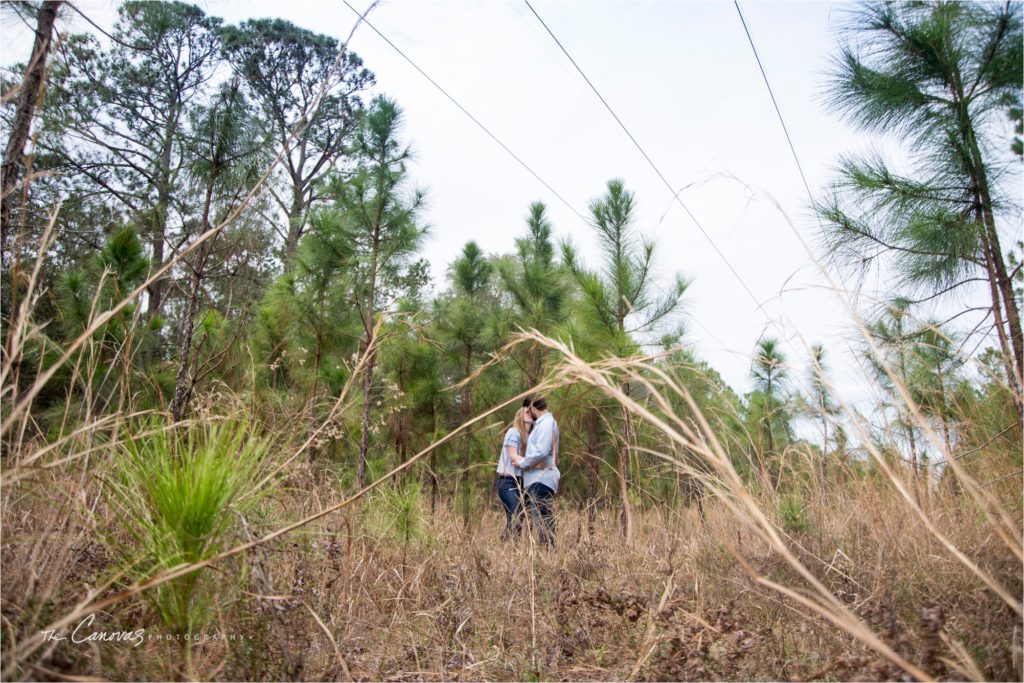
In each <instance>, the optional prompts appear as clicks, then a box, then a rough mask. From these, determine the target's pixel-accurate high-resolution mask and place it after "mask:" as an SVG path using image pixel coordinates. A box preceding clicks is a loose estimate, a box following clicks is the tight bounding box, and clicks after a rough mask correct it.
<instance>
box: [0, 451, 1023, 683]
mask: <svg viewBox="0 0 1024 683" xmlns="http://www.w3.org/2000/svg"><path fill="white" fill-rule="evenodd" d="M108 455H109V453H108ZM268 457H269V459H270V461H271V463H270V466H273V464H274V463H276V464H282V463H284V462H285V459H286V457H287V454H286V453H281V452H273V451H272V452H271V453H270V454H269V456H268ZM118 462H119V461H118V460H117V459H116V458H115V457H114V456H113V455H109V459H107V460H100V459H97V460H96V461H94V462H93V464H92V466H91V469H90V470H88V471H86V470H84V469H82V468H81V467H80V466H69V467H67V468H61V469H53V470H38V472H37V474H34V475H33V476H31V477H26V478H23V479H22V480H20V481H18V482H16V483H13V484H9V485H5V487H4V491H3V519H4V539H3V554H2V558H3V640H4V643H5V651H7V652H6V654H5V667H6V666H8V665H9V664H10V662H11V660H10V659H9V657H10V647H9V646H10V645H11V644H16V643H19V642H23V641H24V640H26V639H27V638H29V637H30V636H32V635H34V634H35V633H36V632H38V630H39V629H43V628H46V625H47V624H49V623H51V622H52V621H53V620H54V619H56V618H57V617H59V616H61V615H63V614H65V613H68V612H70V611H71V610H73V609H74V608H75V606H76V604H77V603H79V601H81V600H83V599H84V598H86V597H89V596H95V597H99V598H103V597H105V596H109V595H114V594H116V593H117V592H118V591H121V590H125V589H126V588H127V587H129V585H130V578H133V577H129V576H118V575H117V573H116V572H117V569H118V567H119V566H120V563H119V562H118V559H117V556H116V555H115V554H114V553H112V551H111V546H108V544H106V543H104V542H102V541H101V539H102V538H103V537H104V535H103V534H102V533H101V531H104V530H105V531H109V530H110V529H112V528H116V527H117V526H118V525H119V524H121V525H123V524H127V523H129V522H130V521H131V520H125V519H123V515H124V514H125V513H124V508H123V506H121V505H118V503H117V501H118V497H117V496H113V495H111V494H112V491H111V490H110V484H109V483H107V481H106V479H107V478H108V477H109V476H111V474H112V473H113V472H115V471H117V470H116V468H117V467H118ZM240 464H241V463H240ZM283 473H284V475H285V476H284V477H283V478H282V479H280V481H279V483H278V486H277V487H276V489H275V490H274V491H272V492H270V493H268V494H267V495H266V496H263V497H261V498H260V499H259V500H257V501H256V502H255V503H254V505H253V509H252V510H251V511H250V512H249V513H247V514H246V515H245V516H240V515H237V514H235V512H234V511H231V512H225V513H224V514H225V516H224V517H222V518H219V523H218V528H217V532H218V539H219V547H230V546H231V545H236V544H241V543H245V542H248V541H251V540H252V539H258V538H260V537H261V536H263V535H264V534H267V533H269V532H272V531H274V530H276V529H280V528H281V527H283V526H285V525H286V524H289V523H291V522H295V521H297V520H300V519H302V518H304V517H306V516H308V515H311V514H314V513H316V512H317V511H319V510H322V509H324V508H326V507H327V506H328V505H330V504H332V503H335V502H337V501H339V500H341V499H343V498H344V493H343V492H342V491H341V490H339V489H338V487H337V483H336V482H337V477H336V476H333V475H332V474H331V467H330V466H329V465H326V464H324V463H323V462H319V461H317V460H314V459H311V458H309V457H302V458H299V459H297V460H294V461H292V462H290V463H288V465H287V467H286V468H285V470H284V472H283ZM241 474H244V475H246V476H245V477H243V479H245V480H246V481H251V477H250V475H252V474H253V472H251V471H248V470H246V471H245V472H243V473H241ZM783 488H784V486H783ZM914 495H915V496H916V497H917V500H918V501H919V503H920V505H921V507H922V509H923V510H925V511H926V512H927V514H928V516H929V518H930V519H931V520H933V522H934V524H935V525H936V526H937V529H938V530H939V531H940V532H941V533H942V535H943V536H944V537H945V538H947V539H948V540H949V541H950V542H952V543H953V544H954V545H955V547H956V548H958V549H960V550H961V551H962V552H963V553H965V554H966V555H967V556H968V557H970V558H971V559H972V560H973V561H974V562H975V563H976V564H977V566H978V567H979V568H980V569H981V570H983V571H984V572H986V573H987V574H988V575H990V576H991V577H993V578H994V579H995V580H997V581H998V582H1000V583H1001V584H1002V585H1003V586H1004V587H1006V589H1007V590H1008V591H1010V592H1011V593H1014V594H1016V595H1019V594H1020V593H1021V591H1022V589H1024V586H1022V578H1021V565H1020V562H1019V560H1018V559H1017V558H1016V557H1015V556H1014V555H1013V554H1012V553H1011V552H1010V551H1009V550H1008V548H1007V546H1006V545H1005V544H1004V543H1001V542H1000V541H999V539H997V538H995V537H994V535H993V534H992V532H991V530H990V527H989V525H987V524H985V523H984V519H983V518H982V517H981V516H980V515H979V514H978V513H977V512H976V511H975V510H974V508H973V506H972V505H971V504H970V503H969V501H968V500H967V499H966V498H965V497H964V496H963V495H962V494H958V493H957V492H955V491H949V490H946V489H944V488H939V487H937V486H936V485H935V484H933V483H928V482H925V481H918V482H916V488H915V491H914ZM758 503H759V505H760V506H761V508H762V509H764V510H768V511H773V512H772V513H771V516H772V523H773V525H775V526H776V528H777V529H779V530H780V533H781V534H783V538H784V540H785V543H786V545H787V547H788V548H789V549H790V550H791V552H792V553H793V554H794V555H795V556H796V557H797V558H798V559H799V561H800V562H801V563H802V564H803V565H804V566H805V567H807V568H808V569H809V570H810V572H811V573H812V574H813V575H814V577H815V578H817V579H818V580H819V581H820V582H822V584H824V585H825V586H826V587H827V589H828V590H829V591H830V592H831V593H832V594H833V595H834V596H836V597H837V598H838V599H839V600H840V601H841V602H842V604H843V605H844V606H846V607H847V608H848V609H849V610H850V611H851V612H852V613H853V614H854V615H855V616H856V617H857V618H858V619H859V620H861V622H863V623H864V624H865V625H866V626H867V627H868V628H870V629H871V631H872V632H873V633H875V634H876V635H877V636H878V637H879V638H881V639H882V641H883V642H884V643H885V644H886V645H888V646H889V647H890V648H892V650H893V651H895V652H896V653H897V654H898V655H899V656H901V657H903V658H905V659H906V660H907V661H909V662H912V663H913V664H914V665H916V666H917V667H919V668H920V669H921V670H922V671H923V672H925V673H926V674H927V675H929V676H932V677H936V678H943V679H964V678H978V677H983V678H986V679H990V680H1020V678H1021V675H1022V671H1021V650H1020V642H1021V622H1020V618H1019V617H1018V615H1017V614H1015V613H1014V611H1013V610H1012V609H1011V608H1010V607H1009V606H1008V605H1007V604H1006V603H1005V602H1004V601H1003V600H1001V599H1000V598H999V597H997V596H996V595H995V594H993V592H992V591H991V590H989V589H988V588H987V587H986V586H985V585H983V584H982V582H981V581H979V579H978V577H977V575H976V574H975V573H973V572H972V571H970V570H969V569H968V568H967V567H965V566H964V564H963V563H961V562H959V561H957V559H956V558H955V557H954V556H953V555H952V554H951V553H950V552H949V551H948V549H947V548H946V547H944V545H943V544H942V543H941V542H940V541H939V540H937V537H936V535H935V534H934V533H933V532H932V531H930V530H929V529H927V528H926V527H925V526H924V525H923V524H922V523H921V522H920V520H918V519H917V518H915V517H914V516H913V515H909V514H907V508H906V503H905V501H904V499H903V498H902V497H901V496H900V495H898V493H897V492H896V491H895V490H893V488H892V486H891V485H890V484H888V483H887V482H886V480H884V479H880V478H863V479H852V480H850V479H844V480H842V481H837V482H834V483H824V484H823V483H822V482H816V483H814V485H813V486H811V485H808V486H806V487H804V488H798V487H794V488H792V489H790V490H789V491H787V492H786V493H785V494H784V495H782V494H779V495H776V494H771V493H764V494H761V496H760V498H759V499H758ZM703 509H704V513H705V514H704V517H703V518H702V517H701V515H700V514H698V511H697V508H696V507H693V508H678V509H650V510H647V511H643V512H640V513H638V515H637V520H636V532H635V537H634V538H633V540H632V541H631V542H630V543H628V544H627V543H626V542H625V541H624V540H623V538H622V536H621V533H620V525H619V521H618V517H617V511H616V510H614V509H599V510H598V511H597V513H596V515H595V516H594V517H593V519H591V518H590V516H589V515H588V514H587V512H586V511H583V510H580V509H578V508H577V507H576V506H575V505H573V504H572V503H571V502H570V501H568V500H561V501H559V507H558V509H557V522H558V544H557V547H556V548H555V549H554V550H550V551H549V550H545V549H542V548H541V547H539V546H536V545H535V544H534V543H532V542H531V540H530V538H529V537H524V538H522V539H520V540H519V541H518V542H511V543H502V542H501V541H500V531H501V528H502V527H503V524H504V516H503V514H502V513H501V512H500V510H499V508H498V506H497V501H496V500H490V502H488V503H487V504H485V505H479V504H478V505H477V507H476V509H475V511H474V514H473V515H471V516H470V518H469V520H468V521H466V520H464V519H463V516H462V514H461V513H459V512H458V511H457V510H456V502H455V501H454V500H451V499H448V498H442V499H441V500H439V501H438V503H437V508H436V509H435V510H434V512H433V514H431V513H430V510H429V502H428V500H427V497H426V496H425V495H423V492H422V490H421V486H420V483H419V475H418V474H416V473H415V472H407V473H403V474H400V475H399V476H398V477H397V479H396V481H395V482H394V484H391V483H389V484H387V485H385V486H384V487H382V488H379V489H377V490H375V491H373V492H371V494H370V495H368V496H366V497H364V498H362V499H360V500H359V501H357V502H355V503H353V504H352V505H350V506H347V507H344V508H342V509H341V510H339V511H338V512H334V513H331V514H329V515H326V516H324V517H322V518H321V519H318V520H316V521H313V522H311V523H309V524H307V525H305V526H303V527H301V528H298V529H296V530H294V531H292V532H290V533H288V534H283V535H280V536H277V537H276V538H273V539H271V540H269V541H267V542H265V543H261V544H259V545H255V546H254V547H251V548H249V549H248V550H246V551H245V552H243V553H239V554H235V555H232V556H230V557H227V558H225V559H223V560H220V561H217V562H215V563H214V564H212V565H211V566H210V567H208V568H207V569H204V570H203V573H195V574H192V575H191V576H194V577H197V579H196V580H197V582H198V583H199V584H201V585H202V587H204V588H207V589H208V588H211V587H218V588H217V590H214V591H209V590H206V591H204V606H205V607H206V608H207V611H208V619H204V620H203V621H202V623H201V624H198V625H197V624H193V625H191V626H190V627H189V628H190V629H191V630H193V631H194V633H192V634H191V635H192V638H190V640H189V642H190V659H191V663H190V665H189V664H188V663H186V662H185V661H183V657H182V654H181V640H180V636H181V634H180V633H177V632H176V631H177V630H180V629H177V628H176V627H175V628H171V627H168V626H167V625H166V623H165V621H164V620H162V619H161V614H160V610H159V605H160V603H159V601H154V600H146V599H144V598H143V597H142V596H144V595H146V593H143V594H141V595H133V596H131V597H130V598H129V599H126V600H122V601H120V602H117V603H116V604H112V605H111V606H109V607H108V608H106V609H102V610H97V611H96V613H95V617H94V619H93V620H92V621H90V622H89V623H88V624H86V625H84V626H82V627H80V628H79V630H78V636H79V638H81V637H82V636H83V635H88V634H89V633H92V632H114V631H125V632H133V631H135V630H137V629H145V633H146V637H145V638H144V639H142V640H141V641H140V643H139V644H138V646H134V644H133V643H131V642H96V641H86V642H81V643H75V642H72V641H73V639H72V638H71V637H70V635H71V633H72V630H73V629H74V627H75V626H76V625H77V624H78V621H76V622H75V623H74V624H71V625H69V626H67V627H65V628H64V629H63V630H62V631H63V632H64V633H65V634H66V635H68V636H69V637H68V639H67V640H63V641H58V640H51V641H49V642H46V643H44V644H43V645H42V646H41V647H40V648H39V649H38V650H36V651H34V652H33V653H32V654H31V655H29V656H26V657H24V659H23V661H22V662H20V663H19V664H18V665H17V666H16V667H13V668H11V669H10V670H9V672H8V673H7V674H6V677H7V678H39V677H59V676H67V675H76V676H95V677H101V678H107V679H122V680H153V679H168V678H187V677H195V678H198V679H210V680H259V679H268V680H288V679H292V680H297V679H307V680H339V679H356V680H359V679H388V680H407V679H408V680H455V679H460V680H483V679H488V680H612V679H640V680H696V679H730V680H753V679H804V680H807V679H827V680H857V679H861V680H877V679H900V678H904V677H906V674H905V673H904V672H903V671H902V670H901V669H899V668H898V667H896V666H894V665H893V664H892V662H891V661H889V660H887V659H884V658H881V657H880V656H879V655H878V654H877V653H876V652H874V651H873V650H871V649H868V648H867V647H865V646H864V645H863V644H862V643H861V642H859V641H857V640H855V639H854V638H853V637H851V636H850V635H848V634H847V632H845V631H844V630H842V629H840V628H837V626H836V624H834V623H832V622H831V621H829V620H828V619H827V618H825V617H823V616H822V615H820V614H818V613H816V612H815V611H814V610H812V609H808V608H807V606H806V605H805V604H803V603H802V602H801V600H800V599H799V596H801V595H805V594H806V590H805V589H804V588H801V585H802V584H801V577H800V576H799V575H798V573H797V572H795V571H794V569H793V567H792V566H791V564H790V563H788V562H787V561H785V559H784V558H783V557H782V556H781V555H780V553H779V552H778V550H777V548H775V547H773V546H772V544H770V543H765V542H764V540H763V537H762V536H760V535H758V534H757V533H752V531H751V528H750V527H749V525H747V524H746V523H744V522H742V521H740V518H738V517H737V516H736V515H735V514H734V513H733V512H732V511H730V510H729V509H728V508H727V507H726V506H725V505H724V504H722V502H721V501H716V500H709V501H706V502H705V504H704V506H703ZM1009 514H1011V515H1012V516H1013V520H1014V521H1015V523H1017V524H1018V525H1019V523H1020V509H1019V504H1018V505H1017V507H1016V508H1014V507H1013V506H1012V504H1011V505H1010V507H1009ZM204 552H205V551H204ZM202 556H203V557H208V556H209V554H208V553H207V554H203V555H202ZM165 564H167V563H166V562H165ZM770 583H774V584H778V585H780V586H783V587H788V588H789V589H790V590H791V591H793V594H792V595H786V594H784V593H783V592H781V591H779V590H776V589H773V588H772V587H771V586H770ZM172 585H173V584H172ZM153 594H154V596H156V595H158V594H157V593H155V592H154V593H153ZM196 636H198V637H196Z"/></svg>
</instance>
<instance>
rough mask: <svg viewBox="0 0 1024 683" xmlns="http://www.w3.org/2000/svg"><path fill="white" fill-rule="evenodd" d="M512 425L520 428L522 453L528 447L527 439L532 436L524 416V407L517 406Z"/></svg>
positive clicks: (520, 449)
mask: <svg viewBox="0 0 1024 683" xmlns="http://www.w3.org/2000/svg"><path fill="white" fill-rule="evenodd" d="M512 426H513V427H515V428H516V429H517V430H519V451H520V454H521V453H522V451H523V450H524V449H525V448H526V439H527V438H528V437H529V436H530V433H529V432H528V431H527V429H526V418H525V417H523V409H522V408H516V416H515V417H514V418H512Z"/></svg>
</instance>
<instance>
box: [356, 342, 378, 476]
mask: <svg viewBox="0 0 1024 683" xmlns="http://www.w3.org/2000/svg"><path fill="white" fill-rule="evenodd" d="M373 343H374V339H373V338H372V337H371V338H370V340H369V343H368V345H367V348H369V347H370V346H372V345H373ZM376 367H377V353H376V351H373V352H371V353H370V360H369V362H368V363H367V366H366V374H365V375H364V376H363V421H362V428H363V433H362V436H361V437H360V438H359V463H358V464H357V465H356V486H358V487H359V488H363V486H365V485H366V457H367V454H368V453H369V452H370V401H371V400H372V397H371V394H372V393H373V372H374V370H375V369H376Z"/></svg>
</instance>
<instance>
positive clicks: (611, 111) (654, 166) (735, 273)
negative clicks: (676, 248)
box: [523, 0, 764, 310]
mask: <svg viewBox="0 0 1024 683" xmlns="http://www.w3.org/2000/svg"><path fill="white" fill-rule="evenodd" d="M523 2H525V3H526V6H527V7H529V8H530V11H531V12H533V16H535V17H537V21H539V22H540V24H541V26H543V27H544V30H545V31H547V32H548V35H549V36H551V39H552V40H554V41H555V43H556V44H557V45H558V47H559V49H561V50H562V54H564V55H565V56H566V57H568V59H569V61H570V62H572V65H573V66H574V67H576V71H578V72H579V74H580V76H582V77H583V80H584V81H586V82H587V85H589V86H590V89H591V90H593V91H594V94H595V95H597V98H598V99H599V100H601V104H603V105H604V107H605V109H607V110H608V113H609V114H611V115H612V118H614V119H615V122H616V123H618V124H619V127H620V128H622V130H623V132H624V133H625V134H626V136H627V137H628V138H629V139H630V141H631V142H632V143H633V145H634V146H635V147H636V148H637V149H638V150H639V151H640V154H642V155H643V157H644V159H646V160H647V163H648V164H650V166H651V168H652V169H654V172H655V173H656V174H657V175H658V177H659V178H660V179H661V182H662V183H664V184H665V187H667V188H668V191H669V192H671V193H672V196H673V198H674V199H675V201H676V202H677V203H678V204H679V206H681V207H682V208H683V211H685V212H686V215H687V216H689V217H690V220H691V221H693V224H694V225H696V226H697V229H698V230H700V232H701V234H703V235H704V238H705V239H706V240H707V241H708V244H710V245H711V247H712V248H713V249H714V250H715V253H717V254H718V256H719V258H721V259H722V262H723V263H725V265H726V267H728V268H729V271H730V272H731V273H732V274H733V276H734V277H735V278H736V281H737V282H739V283H740V285H742V287H743V289H744V290H746V292H747V294H748V295H749V296H750V298H751V300H753V302H754V305H755V306H757V308H758V309H761V310H764V309H763V306H762V305H761V303H760V302H759V301H758V300H757V297H756V296H755V295H754V292H753V291H752V290H751V289H750V287H749V286H748V285H747V283H746V281H744V279H743V278H742V277H741V276H740V274H739V272H738V271H737V270H736V269H735V268H734V267H733V265H732V263H730V262H729V259H728V258H726V256H725V254H724V253H723V252H722V250H721V249H719V248H718V245H717V244H715V241H714V240H713V239H712V238H711V235H709V234H708V232H707V230H705V229H704V226H703V225H701V223H700V221H698V220H697V217H696V216H694V215H693V212H692V211H690V208H689V207H688V206H686V204H685V203H684V202H683V200H682V199H681V198H680V197H679V193H678V192H676V191H675V189H673V187H672V184H671V183H670V182H668V179H666V178H665V174H663V173H662V172H661V170H660V169H659V168H658V166H657V164H655V163H654V161H653V160H652V159H651V157H650V155H648V154H647V152H646V151H644V148H643V147H642V146H641V145H640V143H639V142H637V140H636V138H635V137H633V134H632V133H631V132H629V128H627V127H626V124H624V123H623V122H622V119H620V118H619V116H618V114H616V113H615V110H614V109H612V107H611V105H610V104H608V101H607V100H606V99H605V98H604V97H603V96H602V95H601V93H600V92H599V91H598V89H597V88H596V87H595V86H594V84H593V83H592V82H591V80H590V79H589V78H588V77H587V74H585V73H584V72H583V69H581V68H580V65H579V64H577V63H576V60H575V59H573V58H572V55H570V54H569V51H568V50H566V49H565V46H564V45H562V41H560V40H559V39H558V36H556V35H555V34H554V32H553V31H552V30H551V29H550V28H549V27H548V25H547V24H546V23H545V22H544V20H543V19H542V18H541V16H540V15H539V14H538V13H537V10H535V9H534V8H533V5H531V4H530V0H523Z"/></svg>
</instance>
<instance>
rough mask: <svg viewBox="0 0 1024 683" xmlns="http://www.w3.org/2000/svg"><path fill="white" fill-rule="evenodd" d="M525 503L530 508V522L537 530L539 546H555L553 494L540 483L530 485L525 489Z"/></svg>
mask: <svg viewBox="0 0 1024 683" xmlns="http://www.w3.org/2000/svg"><path fill="white" fill-rule="evenodd" d="M526 501H527V505H528V506H529V508H530V520H531V521H532V522H533V527H534V528H535V529H536V530H537V538H538V540H539V541H540V544H541V545H546V546H554V545H555V510H554V502H555V492H554V491H552V490H551V489H550V488H548V487H547V486H545V485H544V484H541V483H536V484H530V488H528V489H526Z"/></svg>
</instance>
